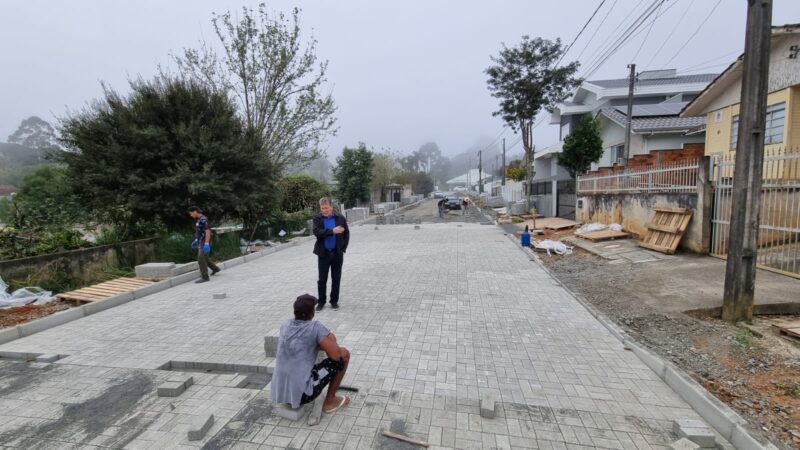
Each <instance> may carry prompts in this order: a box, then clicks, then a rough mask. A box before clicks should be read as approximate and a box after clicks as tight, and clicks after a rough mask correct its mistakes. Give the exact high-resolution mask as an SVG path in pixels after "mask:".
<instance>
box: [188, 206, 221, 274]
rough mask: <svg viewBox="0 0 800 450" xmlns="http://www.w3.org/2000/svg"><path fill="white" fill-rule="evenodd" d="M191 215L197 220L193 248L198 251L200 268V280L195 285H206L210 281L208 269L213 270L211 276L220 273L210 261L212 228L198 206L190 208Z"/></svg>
mask: <svg viewBox="0 0 800 450" xmlns="http://www.w3.org/2000/svg"><path fill="white" fill-rule="evenodd" d="M189 215H190V216H192V219H197V222H195V224H194V230H195V231H194V232H195V234H194V241H192V248H193V249H197V265H198V266H200V277H201V278H200V279H199V280H197V281H195V283H205V282H206V281H209V278H208V268H209V267H210V268H211V275H214V274H215V273H217V272H219V270H220V269H219V267H217V265H216V264H214V263H213V262H211V260H209V259H208V254H209V253H211V227H210V226H209V225H208V218H207V217H206V216H204V215H203V211H201V210H200V208H198V207H197V206H190V207H189Z"/></svg>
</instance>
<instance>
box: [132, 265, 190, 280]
mask: <svg viewBox="0 0 800 450" xmlns="http://www.w3.org/2000/svg"><path fill="white" fill-rule="evenodd" d="M197 269H198V266H197V261H192V262H190V263H186V264H175V263H172V262H166V263H147V264H140V265H138V266H136V278H146V279H150V280H165V279H167V278H173V277H177V276H178V275H183V274H184V273H188V272H191V271H193V270H197Z"/></svg>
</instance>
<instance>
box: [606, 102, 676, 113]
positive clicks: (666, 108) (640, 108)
mask: <svg viewBox="0 0 800 450" xmlns="http://www.w3.org/2000/svg"><path fill="white" fill-rule="evenodd" d="M687 103H689V102H669V101H668V102H663V103H657V104H655V105H633V114H632V115H633V117H652V116H677V115H678V114H679V113H680V112H681V110H682V109H683V107H684V106H686V104H687ZM614 109H616V110H617V111H619V112H621V113H622V114H625V115H627V114H628V109H627V106H616V107H614Z"/></svg>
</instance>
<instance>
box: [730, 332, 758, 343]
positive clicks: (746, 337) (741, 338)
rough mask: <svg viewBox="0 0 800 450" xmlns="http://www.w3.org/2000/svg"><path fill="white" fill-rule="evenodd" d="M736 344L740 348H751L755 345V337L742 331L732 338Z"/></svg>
mask: <svg viewBox="0 0 800 450" xmlns="http://www.w3.org/2000/svg"><path fill="white" fill-rule="evenodd" d="M733 340H735V341H736V343H737V344H739V345H741V346H742V347H752V346H753V344H754V343H755V336H753V333H752V332H751V331H750V330H748V329H746V328H745V329H743V330H741V331H739V334H737V335H736V337H734V338H733Z"/></svg>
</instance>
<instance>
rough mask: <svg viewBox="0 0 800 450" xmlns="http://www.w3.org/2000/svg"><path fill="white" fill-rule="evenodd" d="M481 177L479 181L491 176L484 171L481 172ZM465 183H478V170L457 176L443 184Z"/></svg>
mask: <svg viewBox="0 0 800 450" xmlns="http://www.w3.org/2000/svg"><path fill="white" fill-rule="evenodd" d="M481 172H482V175H483V176H482V177H481V180H480V181H486V180H487V179H489V178H491V177H492V175H491V174H488V173H486V171H481ZM467 182H470V183H478V182H479V180H478V169H470V170H469V171H468V172H467V173H465V174H462V175H459V176H457V177H455V178H451V179H449V180H447V181H445V184H466V183H467Z"/></svg>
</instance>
